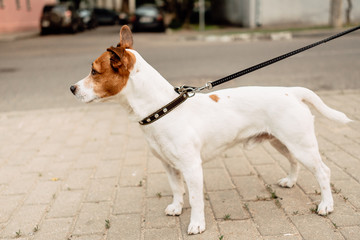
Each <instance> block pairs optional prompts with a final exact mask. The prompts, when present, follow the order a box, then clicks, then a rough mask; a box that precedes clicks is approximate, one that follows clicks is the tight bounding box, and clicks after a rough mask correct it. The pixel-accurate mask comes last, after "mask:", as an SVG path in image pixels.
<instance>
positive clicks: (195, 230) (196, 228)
mask: <svg viewBox="0 0 360 240" xmlns="http://www.w3.org/2000/svg"><path fill="white" fill-rule="evenodd" d="M204 231H205V221H203V222H190V224H189V227H188V234H189V235H192V234H199V233H202V232H204Z"/></svg>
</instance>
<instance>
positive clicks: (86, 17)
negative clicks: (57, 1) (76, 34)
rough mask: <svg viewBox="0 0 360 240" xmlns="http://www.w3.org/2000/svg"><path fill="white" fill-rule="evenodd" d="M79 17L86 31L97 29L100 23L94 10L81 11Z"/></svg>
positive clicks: (84, 9)
mask: <svg viewBox="0 0 360 240" xmlns="http://www.w3.org/2000/svg"><path fill="white" fill-rule="evenodd" d="M79 16H80V18H81V20H82V23H83V28H84V29H93V28H96V27H97V25H98V23H97V19H96V15H95V12H94V9H86V8H83V9H80V10H79Z"/></svg>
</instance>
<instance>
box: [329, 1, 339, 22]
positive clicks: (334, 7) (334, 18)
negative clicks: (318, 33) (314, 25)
mask: <svg viewBox="0 0 360 240" xmlns="http://www.w3.org/2000/svg"><path fill="white" fill-rule="evenodd" d="M341 6H342V0H331V6H330V26H332V27H341V26H342V18H341Z"/></svg>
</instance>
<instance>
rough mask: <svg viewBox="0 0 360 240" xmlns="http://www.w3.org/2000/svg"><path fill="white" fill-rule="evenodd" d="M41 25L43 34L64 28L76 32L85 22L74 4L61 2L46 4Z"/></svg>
mask: <svg viewBox="0 0 360 240" xmlns="http://www.w3.org/2000/svg"><path fill="white" fill-rule="evenodd" d="M40 25H41V34H47V33H49V32H51V31H56V32H59V31H64V30H65V31H69V32H71V33H76V32H78V31H79V30H80V28H81V26H82V25H83V23H82V20H81V18H80V16H79V14H78V12H77V11H76V9H75V7H74V5H73V4H71V3H59V4H48V5H45V6H44V8H43V12H42V16H41V19H40Z"/></svg>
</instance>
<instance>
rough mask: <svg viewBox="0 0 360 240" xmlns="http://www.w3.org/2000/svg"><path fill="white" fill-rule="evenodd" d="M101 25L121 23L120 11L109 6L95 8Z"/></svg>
mask: <svg viewBox="0 0 360 240" xmlns="http://www.w3.org/2000/svg"><path fill="white" fill-rule="evenodd" d="M94 13H95V17H96V20H97V22H98V24H99V25H116V24H119V23H120V17H119V13H117V12H115V11H113V10H110V9H107V8H94Z"/></svg>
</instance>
